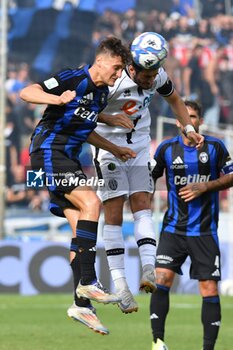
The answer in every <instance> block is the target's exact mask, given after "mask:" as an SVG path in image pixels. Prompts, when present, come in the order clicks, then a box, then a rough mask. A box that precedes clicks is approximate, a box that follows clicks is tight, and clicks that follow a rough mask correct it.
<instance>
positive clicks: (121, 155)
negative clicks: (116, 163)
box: [112, 146, 137, 162]
mask: <svg viewBox="0 0 233 350" xmlns="http://www.w3.org/2000/svg"><path fill="white" fill-rule="evenodd" d="M112 154H113V155H114V156H115V157H116V158H118V159H120V160H121V161H122V162H126V161H127V160H128V159H131V158H136V156H137V154H136V153H135V152H134V151H132V150H131V149H130V148H128V147H118V146H117V147H116V149H115V150H114V151H112Z"/></svg>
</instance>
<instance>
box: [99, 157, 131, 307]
mask: <svg viewBox="0 0 233 350" xmlns="http://www.w3.org/2000/svg"><path fill="white" fill-rule="evenodd" d="M94 154H95V159H94V162H95V166H96V172H97V174H98V176H99V177H100V178H102V179H104V182H105V186H104V188H101V189H99V190H98V195H99V197H100V198H101V200H102V202H103V208H104V216H105V224H104V228H103V239H104V245H105V250H106V254H107V259H108V265H109V269H110V272H111V276H112V279H113V282H114V285H115V289H116V291H117V293H118V295H120V297H121V298H122V301H121V303H119V304H118V306H119V307H120V309H121V310H122V312H124V313H130V312H133V311H137V309H138V306H137V303H136V301H135V300H134V298H133V295H132V293H131V292H130V290H129V287H128V284H127V281H126V275H125V263H124V251H125V245H124V239H123V235H122V221H123V206H124V201H125V198H126V196H128V192H129V185H128V176H127V168H128V166H127V165H126V164H125V163H122V162H120V161H119V160H118V159H116V158H115V157H114V156H113V155H112V154H110V153H109V152H106V151H103V150H96V151H95V152H94ZM97 155H98V156H97ZM127 163H128V162H127Z"/></svg>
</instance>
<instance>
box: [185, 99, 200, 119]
mask: <svg viewBox="0 0 233 350" xmlns="http://www.w3.org/2000/svg"><path fill="white" fill-rule="evenodd" d="M184 104H185V106H188V107H191V108H192V109H194V111H196V112H197V114H198V116H199V118H202V107H201V104H200V103H199V102H198V101H193V100H184Z"/></svg>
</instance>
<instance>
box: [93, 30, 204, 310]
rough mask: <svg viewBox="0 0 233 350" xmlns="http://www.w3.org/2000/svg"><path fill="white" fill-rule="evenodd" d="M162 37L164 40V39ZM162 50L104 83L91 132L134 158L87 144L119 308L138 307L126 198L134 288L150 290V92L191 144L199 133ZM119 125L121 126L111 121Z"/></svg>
mask: <svg viewBox="0 0 233 350" xmlns="http://www.w3.org/2000/svg"><path fill="white" fill-rule="evenodd" d="M149 34H153V35H154V34H155V35H157V34H156V33H149ZM142 35H144V34H142ZM163 40H164V41H165V39H164V38H163ZM131 52H132V46H131ZM166 55H167V51H166V52H165V55H164V52H163V57H162V58H163V59H162V60H161V61H159V62H158V64H157V66H156V68H154V66H153V69H145V68H144V67H142V66H139V65H137V64H135V62H134V61H133V62H132V64H130V65H128V66H127V67H126V69H125V70H124V71H123V73H122V76H121V78H119V79H117V81H116V82H115V85H114V86H113V87H112V88H110V94H109V98H108V105H107V107H106V108H105V109H104V110H103V112H102V113H101V114H100V120H101V122H104V123H106V124H108V125H106V124H102V123H101V124H100V123H99V124H98V127H97V132H98V133H99V134H100V135H102V136H104V137H105V138H107V139H108V140H110V141H111V142H113V143H115V144H117V145H121V146H123V145H125V146H127V147H129V148H131V149H132V150H134V151H135V152H136V153H137V157H136V158H135V159H130V160H128V161H127V162H125V163H123V162H121V161H119V160H118V159H117V158H116V157H114V156H113V155H112V154H111V153H109V152H106V151H104V150H102V149H97V148H95V149H92V150H93V155H94V162H95V166H96V170H97V174H98V176H99V177H102V178H103V179H104V180H105V188H104V190H103V189H102V190H100V191H99V192H98V194H99V196H100V198H101V200H102V202H103V207H104V216H105V224H104V229H103V239H104V244H105V250H106V253H107V258H108V264H109V268H110V271H111V275H112V279H113V281H114V285H115V288H116V292H117V293H119V295H120V297H121V299H122V301H121V302H120V303H119V304H118V306H119V307H120V309H121V311H122V312H123V313H131V312H133V311H137V310H138V305H137V303H136V301H135V299H134V297H133V295H132V293H131V291H130V289H129V286H128V284H127V281H126V275H125V266H124V240H123V236H122V221H123V206H124V201H125V199H126V198H128V199H129V204H130V209H131V211H132V214H133V218H134V235H135V239H136V242H137V245H138V248H139V255H140V259H141V265H142V278H141V280H140V290H145V291H146V292H153V291H154V290H156V284H155V276H154V266H155V255H156V240H155V233H154V224H153V221H152V213H151V194H152V193H153V191H154V184H153V179H152V176H151V166H150V153H149V150H150V124H151V116H150V112H149V109H148V107H149V104H150V102H151V100H152V98H153V96H154V94H155V93H156V92H157V93H159V94H160V95H161V96H163V97H164V98H165V100H166V101H167V102H168V103H169V105H170V106H171V108H172V110H173V112H174V114H175V115H176V118H178V120H179V121H180V122H181V124H182V125H183V126H185V128H186V132H187V135H188V138H190V140H193V141H194V142H195V143H196V145H197V147H200V144H201V143H202V141H203V137H202V136H201V135H199V134H197V133H196V132H195V130H194V128H193V127H192V126H191V120H190V117H189V115H188V113H187V109H186V107H185V105H184V103H183V101H182V99H181V98H180V96H179V95H178V93H177V92H176V90H175V88H174V86H173V84H172V82H171V80H170V79H169V77H168V76H167V73H166V71H165V70H164V68H163V67H162V66H161V63H162V62H164V58H165V57H166ZM153 117H155V116H153ZM119 124H120V125H122V126H116V125H119ZM110 125H111V126H110Z"/></svg>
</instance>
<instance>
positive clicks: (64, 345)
mask: <svg viewBox="0 0 233 350" xmlns="http://www.w3.org/2000/svg"><path fill="white" fill-rule="evenodd" d="M136 299H137V301H138V303H139V311H138V312H137V313H133V314H129V315H124V314H122V313H121V311H120V310H119V309H118V307H117V306H114V305H106V306H104V305H101V304H96V306H97V312H98V316H99V318H100V319H101V321H102V323H103V324H104V325H105V326H107V327H108V328H109V330H110V334H109V335H108V336H102V335H99V334H96V333H94V332H93V331H91V330H89V329H88V328H87V327H85V326H83V325H82V324H81V323H79V322H75V321H72V320H70V319H69V318H68V317H67V316H66V309H67V307H68V306H69V305H70V303H71V301H72V298H71V296H69V295H60V294H56V295H54V294H53V295H38V296H30V297H28V296H18V295H17V296H16V295H0V349H1V350H72V349H75V350H92V349H94V350H122V349H123V350H151V342H152V337H151V330H150V322H149V312H148V308H149V299H150V296H149V295H139V296H137V297H136ZM221 301H222V326H221V329H220V334H219V339H218V343H217V345H216V350H231V349H233V345H232V344H233V297H222V298H221ZM200 306H201V298H200V297H199V296H197V295H195V296H194V295H175V294H172V295H171V300H170V313H169V316H168V319H167V328H166V343H167V345H168V346H169V350H187V349H188V350H200V349H201V346H202V327H201V323H200Z"/></svg>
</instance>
